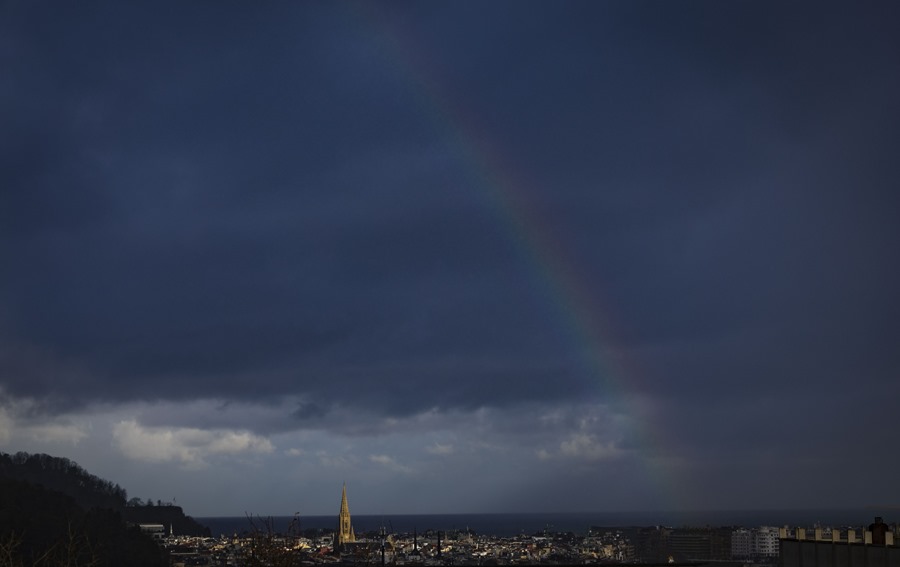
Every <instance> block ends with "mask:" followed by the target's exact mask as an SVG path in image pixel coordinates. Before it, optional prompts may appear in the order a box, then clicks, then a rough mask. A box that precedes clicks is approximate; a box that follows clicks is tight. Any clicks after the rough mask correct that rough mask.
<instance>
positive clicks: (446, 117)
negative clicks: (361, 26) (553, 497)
mask: <svg viewBox="0 0 900 567" xmlns="http://www.w3.org/2000/svg"><path fill="white" fill-rule="evenodd" d="M363 18H364V19H365V21H366V22H367V23H368V30H367V31H369V32H371V34H370V35H372V36H373V37H374V38H375V41H377V42H379V45H378V47H379V48H380V49H381V51H382V52H384V53H385V54H386V55H387V60H386V62H387V63H389V64H390V65H392V66H393V67H394V69H395V70H396V71H397V72H398V73H399V74H400V76H401V77H403V78H404V79H405V80H406V81H407V82H408V84H409V85H410V87H409V94H410V95H411V96H412V97H413V99H414V100H415V104H416V105H418V111H419V112H420V114H421V115H422V116H423V117H426V119H428V120H429V121H430V122H431V123H432V125H433V127H434V128H435V130H436V131H437V132H439V133H440V134H441V135H442V136H443V137H444V139H445V140H446V142H447V144H448V145H449V146H450V147H451V148H452V149H453V150H454V151H455V152H456V153H457V154H458V155H460V156H461V158H462V160H463V161H464V163H465V164H466V167H467V169H468V171H469V173H470V177H471V179H472V181H473V182H474V184H475V185H476V187H477V188H478V190H479V194H480V195H481V196H482V198H483V199H484V202H485V203H486V206H487V207H488V208H489V209H490V210H491V211H493V213H494V214H495V216H496V218H497V219H498V222H500V223H501V224H502V225H503V228H504V233H505V234H506V235H507V237H508V238H509V240H510V241H511V242H512V244H513V246H514V248H515V250H516V251H517V253H518V255H519V257H520V261H521V262H523V264H524V265H526V266H528V268H529V273H531V274H532V279H533V283H534V285H535V288H536V289H537V290H538V293H539V295H541V296H542V297H543V299H544V300H545V301H546V302H547V303H548V304H549V305H550V306H551V307H552V311H553V313H554V314H555V315H556V317H557V318H558V322H559V325H560V328H561V330H562V331H563V332H564V333H565V334H566V336H568V337H569V340H571V341H572V343H573V345H574V346H575V348H576V349H577V351H578V352H579V355H580V362H581V364H582V367H583V372H582V374H583V375H584V376H586V379H585V380H586V381H587V384H586V385H585V386H586V387H587V388H588V390H589V391H590V392H593V393H596V394H598V395H600V396H604V397H606V398H607V399H609V398H610V397H612V399H614V400H615V401H616V402H617V405H621V406H623V407H625V408H626V411H627V412H628V414H629V416H630V418H631V419H632V420H633V422H634V423H636V424H637V425H636V426H635V431H633V433H634V435H635V438H636V440H637V442H638V444H639V445H640V447H641V455H642V456H640V457H639V458H640V460H641V463H642V467H643V472H644V474H645V475H646V477H647V478H646V481H647V482H646V484H647V486H648V491H649V492H651V493H652V494H654V495H655V498H656V500H657V502H658V503H659V509H660V510H686V509H691V505H690V501H689V500H690V496H689V495H688V494H686V493H685V490H684V488H685V487H686V484H685V483H683V482H679V481H677V480H676V477H677V476H678V475H677V474H676V473H675V472H674V470H673V467H671V466H669V465H667V464H664V463H663V461H662V459H661V458H659V456H660V455H662V453H663V452H662V451H661V449H662V448H663V447H665V446H666V441H665V437H666V435H665V431H666V429H665V428H664V427H662V426H658V425H657V424H656V423H655V421H654V420H653V416H652V415H649V412H648V411H647V410H646V409H643V408H642V407H641V404H639V403H636V402H635V403H631V402H630V401H629V400H636V399H638V398H639V397H640V394H641V392H642V391H643V388H642V383H641V376H642V372H641V371H640V369H639V367H638V365H637V364H636V363H634V362H633V361H629V360H628V358H627V357H626V356H624V355H623V354H622V349H620V348H619V345H618V341H617V339H616V333H615V332H614V331H615V326H614V318H613V317H612V316H611V313H612V312H613V311H612V309H611V308H610V306H609V305H606V304H605V303H604V302H603V301H602V298H601V297H600V293H599V291H598V289H597V287H596V286H595V285H589V284H588V281H587V278H586V277H584V276H583V275H582V274H581V273H580V272H579V271H578V270H577V266H578V265H579V264H578V262H576V261H575V260H574V259H573V258H572V257H571V254H570V250H569V247H567V246H566V245H565V243H564V242H563V241H562V240H561V239H560V238H559V237H558V236H557V234H556V232H555V231H554V230H553V229H552V227H551V226H550V225H549V223H547V222H546V221H545V219H544V218H543V217H542V215H541V213H540V211H539V210H538V208H537V207H536V206H535V205H534V203H533V202H532V201H530V200H529V199H528V198H527V195H529V194H532V192H531V191H529V182H528V181H527V180H526V179H525V178H524V176H523V175H522V174H521V173H520V171H519V170H520V168H519V167H518V166H514V165H512V164H511V163H510V162H509V160H507V159H505V157H504V155H503V153H502V151H501V150H500V149H499V148H497V147H495V146H492V145H491V143H490V136H489V133H488V132H486V131H485V129H484V128H483V127H481V126H480V124H481V123H480V122H479V121H478V120H477V119H476V117H475V116H474V115H472V114H470V113H466V111H465V109H464V108H463V107H462V106H460V105H458V104H454V102H453V99H452V98H451V91H450V90H449V89H448V88H447V87H446V86H445V85H444V84H442V83H441V81H440V80H439V78H438V77H437V76H435V74H434V73H433V72H432V71H431V69H432V68H433V66H431V65H429V64H428V62H427V60H426V55H427V53H426V52H425V50H424V48H423V47H422V46H421V45H420V44H419V43H417V42H416V41H415V40H413V39H411V38H409V37H408V36H404V34H402V33H401V31H400V30H399V29H398V28H396V27H392V26H391V25H390V24H389V23H388V22H386V21H384V20H383V19H381V18H379V17H378V16H377V15H376V14H372V13H367V14H365V15H364V16H363Z"/></svg>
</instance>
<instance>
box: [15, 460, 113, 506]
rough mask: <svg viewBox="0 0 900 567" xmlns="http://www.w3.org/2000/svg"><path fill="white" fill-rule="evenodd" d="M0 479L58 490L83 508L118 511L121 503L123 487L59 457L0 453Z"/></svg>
mask: <svg viewBox="0 0 900 567" xmlns="http://www.w3.org/2000/svg"><path fill="white" fill-rule="evenodd" d="M0 479H8V480H21V481H25V482H28V483H31V484H36V485H40V486H43V487H44V488H46V489H47V490H55V491H57V492H61V493H63V494H65V495H67V496H69V497H71V498H72V499H73V500H74V501H75V503H76V504H78V506H80V507H81V508H83V509H84V510H90V509H92V508H100V509H108V510H114V511H117V512H118V511H121V510H122V509H123V508H124V507H125V500H126V492H125V489H123V488H122V487H120V486H119V485H118V484H113V483H111V482H109V481H108V480H103V479H102V478H100V477H97V476H94V475H92V474H90V473H89V472H87V471H86V470H84V469H83V468H81V467H80V466H78V464H77V463H75V462H73V461H70V460H69V459H65V458H62V457H52V456H50V455H45V454H36V455H31V454H28V453H16V454H15V455H8V454H6V453H0Z"/></svg>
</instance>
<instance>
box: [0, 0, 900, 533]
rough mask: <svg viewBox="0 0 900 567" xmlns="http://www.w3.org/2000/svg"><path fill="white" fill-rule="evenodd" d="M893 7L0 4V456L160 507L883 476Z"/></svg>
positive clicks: (525, 502) (899, 384)
mask: <svg viewBox="0 0 900 567" xmlns="http://www.w3.org/2000/svg"><path fill="white" fill-rule="evenodd" d="M898 12H900V8H898V7H897V6H896V5H893V4H889V3H873V4H869V5H864V6H857V5H853V6H820V5H816V6H814V7H808V6H798V5H788V6H784V5H781V4H776V3H767V2H762V3H760V2H730V3H727V4H722V3H719V2H692V3H683V4H682V3H651V2H628V3H625V2H608V3H594V2H564V3H544V2H530V1H526V2H514V3H507V2H497V3H493V2H492V3H462V4H458V3H453V4H451V3H444V2H434V3H402V2H401V3H382V2H371V3H356V2H336V3H327V4H325V3H272V4H266V5H261V6H260V5H253V6H249V5H239V4H236V3H229V2H225V3H213V2H203V1H198V2H191V3H170V2H162V3H160V2H154V3H141V2H138V3H128V4H120V3H112V2H109V3H106V2H98V3H91V4H89V5H83V4H79V5H60V6H52V7H51V6H49V5H43V4H38V3H25V2H15V1H12V2H4V3H0V75H2V76H3V77H4V79H3V81H0V83H2V84H0V108H2V110H3V112H2V115H0V265H2V266H3V269H2V272H0V450H2V451H4V452H8V453H15V452H17V451H27V452H31V453H40V452H43V453H48V454H51V455H56V456H61V457H66V458H69V459H72V460H74V461H76V462H78V463H79V464H80V465H81V466H82V467H83V468H85V469H86V470H88V471H90V472H91V473H93V474H96V475H98V476H100V477H103V478H106V479H109V480H111V481H113V482H116V483H118V484H120V485H121V486H123V487H124V488H126V489H127V490H128V491H129V496H131V497H140V498H152V499H154V500H156V499H161V500H163V501H172V500H174V501H176V502H177V503H178V505H180V506H183V507H184V509H185V511H186V513H188V514H190V515H193V516H198V517H201V516H240V515H243V514H244V513H245V512H246V513H250V514H262V515H291V514H293V513H294V512H296V511H300V512H301V513H302V514H305V515H327V514H331V513H333V512H335V511H336V510H335V508H336V506H335V498H334V495H335V492H336V488H335V487H340V486H341V484H342V483H344V482H346V484H347V486H348V487H350V489H351V491H352V494H351V495H350V497H351V499H352V500H353V510H354V514H356V515H367V514H381V513H384V514H393V513H405V514H416V513H428V512H434V513H476V512H551V511H552V512H591V511H598V510H621V511H628V510H722V509H767V508H779V509H784V508H818V507H826V508H841V507H848V508H858V507H865V506H876V507H897V506H900V500H898V499H897V497H896V495H894V494H892V493H891V491H890V489H889V488H888V483H889V482H890V479H891V478H892V476H893V474H894V473H895V472H896V471H898V470H900V457H898V455H897V453H896V451H891V450H890V447H891V444H892V441H893V436H892V433H893V429H894V425H895V424H894V421H895V420H894V418H893V415H894V408H895V406H896V402H895V400H896V399H897V398H898V395H900V380H898V379H897V378H898V376H897V368H898V363H900V349H898V348H897V346H898V345H900V295H898V294H897V291H896V290H897V289H900V269H898V262H897V261H896V259H897V248H898V246H897V245H898V243H900V223H898V222H897V219H898V212H900V196H898V191H897V189H896V186H897V181H898V179H900V175H898V174H900V165H898V160H897V159H896V156H897V155H898V153H900V152H898V151H900V140H898V136H900V134H898V132H900V128H898V124H900V110H898V108H897V104H896V101H897V100H900V68H898V63H897V57H896V54H897V53H900V36H898V34H897V33H896V30H897V29H900V28H898V25H900V13H898ZM863 478H865V479H868V478H874V479H875V480H873V481H868V480H866V481H862V480H861V479H863ZM878 479H883V480H881V481H879V480H878Z"/></svg>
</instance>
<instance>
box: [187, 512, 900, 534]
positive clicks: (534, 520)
mask: <svg viewBox="0 0 900 567" xmlns="http://www.w3.org/2000/svg"><path fill="white" fill-rule="evenodd" d="M875 516H882V517H883V518H884V521H885V522H888V523H893V522H897V521H900V509H896V508H893V509H892V508H887V509H879V508H875V507H872V508H856V509H817V510H714V511H709V510H708V511H688V512H671V511H669V512H666V511H658V512H597V513H589V512H580V513H566V514H562V513H557V514H537V513H535V514H393V515H392V514H385V515H383V516H381V515H353V516H352V520H353V528H354V531H355V532H356V534H357V535H362V534H364V533H366V532H377V531H379V530H380V529H381V526H384V527H385V529H386V530H387V531H388V532H389V533H407V532H408V533H412V532H413V530H416V531H417V532H418V533H420V534H421V533H424V532H425V531H426V530H441V531H450V530H463V529H466V528H468V529H471V530H474V532H475V533H476V534H479V535H494V536H498V537H509V536H514V535H517V534H523V533H524V534H534V533H538V532H542V531H544V530H546V531H549V532H573V533H575V534H579V535H584V534H586V533H587V531H588V529H590V527H591V526H599V527H635V526H639V527H646V526H669V527H686V526H693V527H702V526H743V527H758V526H785V525H787V526H801V527H805V526H812V525H815V524H822V525H826V526H867V525H869V524H871V523H872V521H873V520H874V519H875ZM194 519H195V520H197V521H198V522H199V523H200V524H202V525H204V526H207V527H208V528H209V529H210V532H211V533H212V535H213V536H220V535H223V534H224V535H232V534H235V533H237V534H241V533H243V532H247V531H251V529H252V524H251V520H250V519H249V518H248V517H246V516H234V517H206V518H194ZM263 520H269V521H271V524H272V525H271V527H272V528H273V529H274V531H276V532H278V533H285V532H287V531H288V528H289V526H290V524H291V522H292V521H294V517H292V516H271V517H267V516H262V517H260V516H254V517H253V522H255V523H256V525H257V526H258V527H260V528H263V527H264V525H263ZM297 521H298V522H299V529H300V531H303V530H307V529H310V528H313V529H316V528H318V529H334V528H335V527H336V524H337V514H334V515H331V516H298V517H297Z"/></svg>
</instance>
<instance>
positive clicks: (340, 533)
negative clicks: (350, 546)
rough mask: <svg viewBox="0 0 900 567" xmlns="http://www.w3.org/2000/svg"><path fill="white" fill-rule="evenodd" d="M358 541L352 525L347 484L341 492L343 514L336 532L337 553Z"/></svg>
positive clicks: (339, 518)
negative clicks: (346, 545) (343, 546)
mask: <svg viewBox="0 0 900 567" xmlns="http://www.w3.org/2000/svg"><path fill="white" fill-rule="evenodd" d="M355 541H356V534H354V533H353V525H352V524H351V523H350V507H349V506H348V505H347V484H346V483H345V484H344V488H343V490H341V513H340V514H339V515H338V528H337V530H335V532H334V550H335V551H337V550H338V549H339V548H340V547H341V546H342V545H344V544H345V543H353V542H355Z"/></svg>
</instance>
